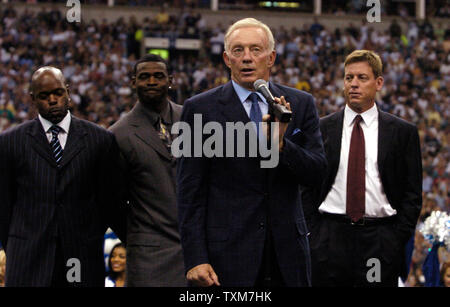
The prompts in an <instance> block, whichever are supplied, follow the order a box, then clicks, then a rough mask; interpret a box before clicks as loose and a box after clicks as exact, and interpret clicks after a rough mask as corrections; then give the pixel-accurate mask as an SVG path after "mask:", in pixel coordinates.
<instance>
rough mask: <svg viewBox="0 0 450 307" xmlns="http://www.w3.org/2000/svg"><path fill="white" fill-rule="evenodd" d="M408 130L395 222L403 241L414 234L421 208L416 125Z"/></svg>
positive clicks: (420, 180) (419, 163)
mask: <svg viewBox="0 0 450 307" xmlns="http://www.w3.org/2000/svg"><path fill="white" fill-rule="evenodd" d="M408 132H409V135H408V136H407V138H406V139H407V142H406V146H405V151H404V152H405V154H404V155H403V156H402V158H403V159H404V163H405V165H404V167H403V169H404V171H405V174H404V177H403V178H404V179H403V184H404V186H403V196H402V198H401V203H400V206H399V208H400V209H399V212H398V223H397V227H398V231H399V233H400V238H401V239H402V240H403V241H405V242H406V241H407V240H408V239H409V238H410V237H411V236H412V235H413V234H414V231H415V228H416V224H417V219H418V218H419V215H420V210H421V208H422V158H421V151H420V140H419V134H418V132H417V128H416V127H414V128H413V127H411V129H408Z"/></svg>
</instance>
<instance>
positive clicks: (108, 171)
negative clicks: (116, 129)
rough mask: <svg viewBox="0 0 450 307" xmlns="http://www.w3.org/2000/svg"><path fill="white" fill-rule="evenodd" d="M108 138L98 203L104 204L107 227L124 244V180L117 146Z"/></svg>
mask: <svg viewBox="0 0 450 307" xmlns="http://www.w3.org/2000/svg"><path fill="white" fill-rule="evenodd" d="M109 136H110V137H111V138H110V142H109V147H108V148H107V149H106V150H105V153H104V158H103V159H102V161H103V163H102V166H101V170H100V182H99V186H100V195H101V196H100V197H101V200H100V201H103V202H104V204H103V205H104V208H105V214H106V222H107V224H108V226H109V227H111V229H112V230H113V231H114V233H115V234H116V235H117V236H118V237H119V239H120V240H121V241H122V242H123V243H124V244H126V217H127V208H126V204H125V203H124V202H123V199H124V197H123V195H124V183H125V182H124V181H125V179H124V176H123V173H122V168H121V167H120V163H121V161H120V151H119V146H118V145H117V142H116V139H115V137H114V136H113V134H112V133H110V134H109Z"/></svg>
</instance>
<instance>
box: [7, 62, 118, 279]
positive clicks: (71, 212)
mask: <svg viewBox="0 0 450 307" xmlns="http://www.w3.org/2000/svg"><path fill="white" fill-rule="evenodd" d="M30 89H31V98H32V101H33V104H34V106H35V107H36V108H37V110H38V111H39V115H38V117H37V118H35V119H34V120H31V121H28V122H25V123H23V124H21V125H19V126H17V127H14V128H12V129H9V130H7V131H5V132H3V133H1V134H0V156H1V159H0V242H1V244H2V245H3V246H4V248H5V250H6V255H7V259H8V261H7V264H6V286H39V287H47V286H56V287H65V286H68V287H69V286H95V287H102V286H104V276H105V265H104V262H103V237H104V234H105V231H106V230H107V228H108V227H111V228H112V229H113V230H114V231H115V232H116V233H117V234H118V235H119V237H120V238H121V239H124V232H125V219H124V218H122V217H123V212H124V209H123V208H121V207H120V205H119V203H118V202H117V201H116V199H117V197H116V196H117V194H116V191H118V190H119V186H118V185H119V183H118V181H117V180H115V178H117V176H118V174H116V173H115V169H116V165H117V162H118V157H119V156H118V154H119V151H118V146H117V143H116V142H115V138H114V135H113V134H112V133H111V132H108V131H107V130H105V129H103V128H101V127H99V126H97V125H95V124H93V123H90V122H87V121H85V120H81V119H78V118H76V117H75V116H73V115H72V114H71V113H70V111H69V101H70V98H69V92H68V86H67V85H66V83H65V79H64V76H63V74H62V73H61V71H60V70H59V69H57V68H55V67H49V66H47V67H42V68H40V69H38V70H37V71H36V72H35V73H34V74H33V76H32V81H31V87H30Z"/></svg>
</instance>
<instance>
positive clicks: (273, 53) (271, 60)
mask: <svg viewBox="0 0 450 307" xmlns="http://www.w3.org/2000/svg"><path fill="white" fill-rule="evenodd" d="M276 58H277V52H276V51H275V50H272V51H271V52H270V55H269V63H268V64H269V67H272V66H273V64H275V59H276Z"/></svg>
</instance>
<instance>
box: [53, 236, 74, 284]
mask: <svg viewBox="0 0 450 307" xmlns="http://www.w3.org/2000/svg"><path fill="white" fill-rule="evenodd" d="M55 240H56V241H57V242H56V252H55V267H54V268H53V274H52V283H51V287H54V288H67V287H70V286H71V284H70V283H69V282H68V281H67V269H68V268H67V267H66V264H65V263H64V254H63V252H62V248H61V240H60V238H59V237H58V238H55Z"/></svg>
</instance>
